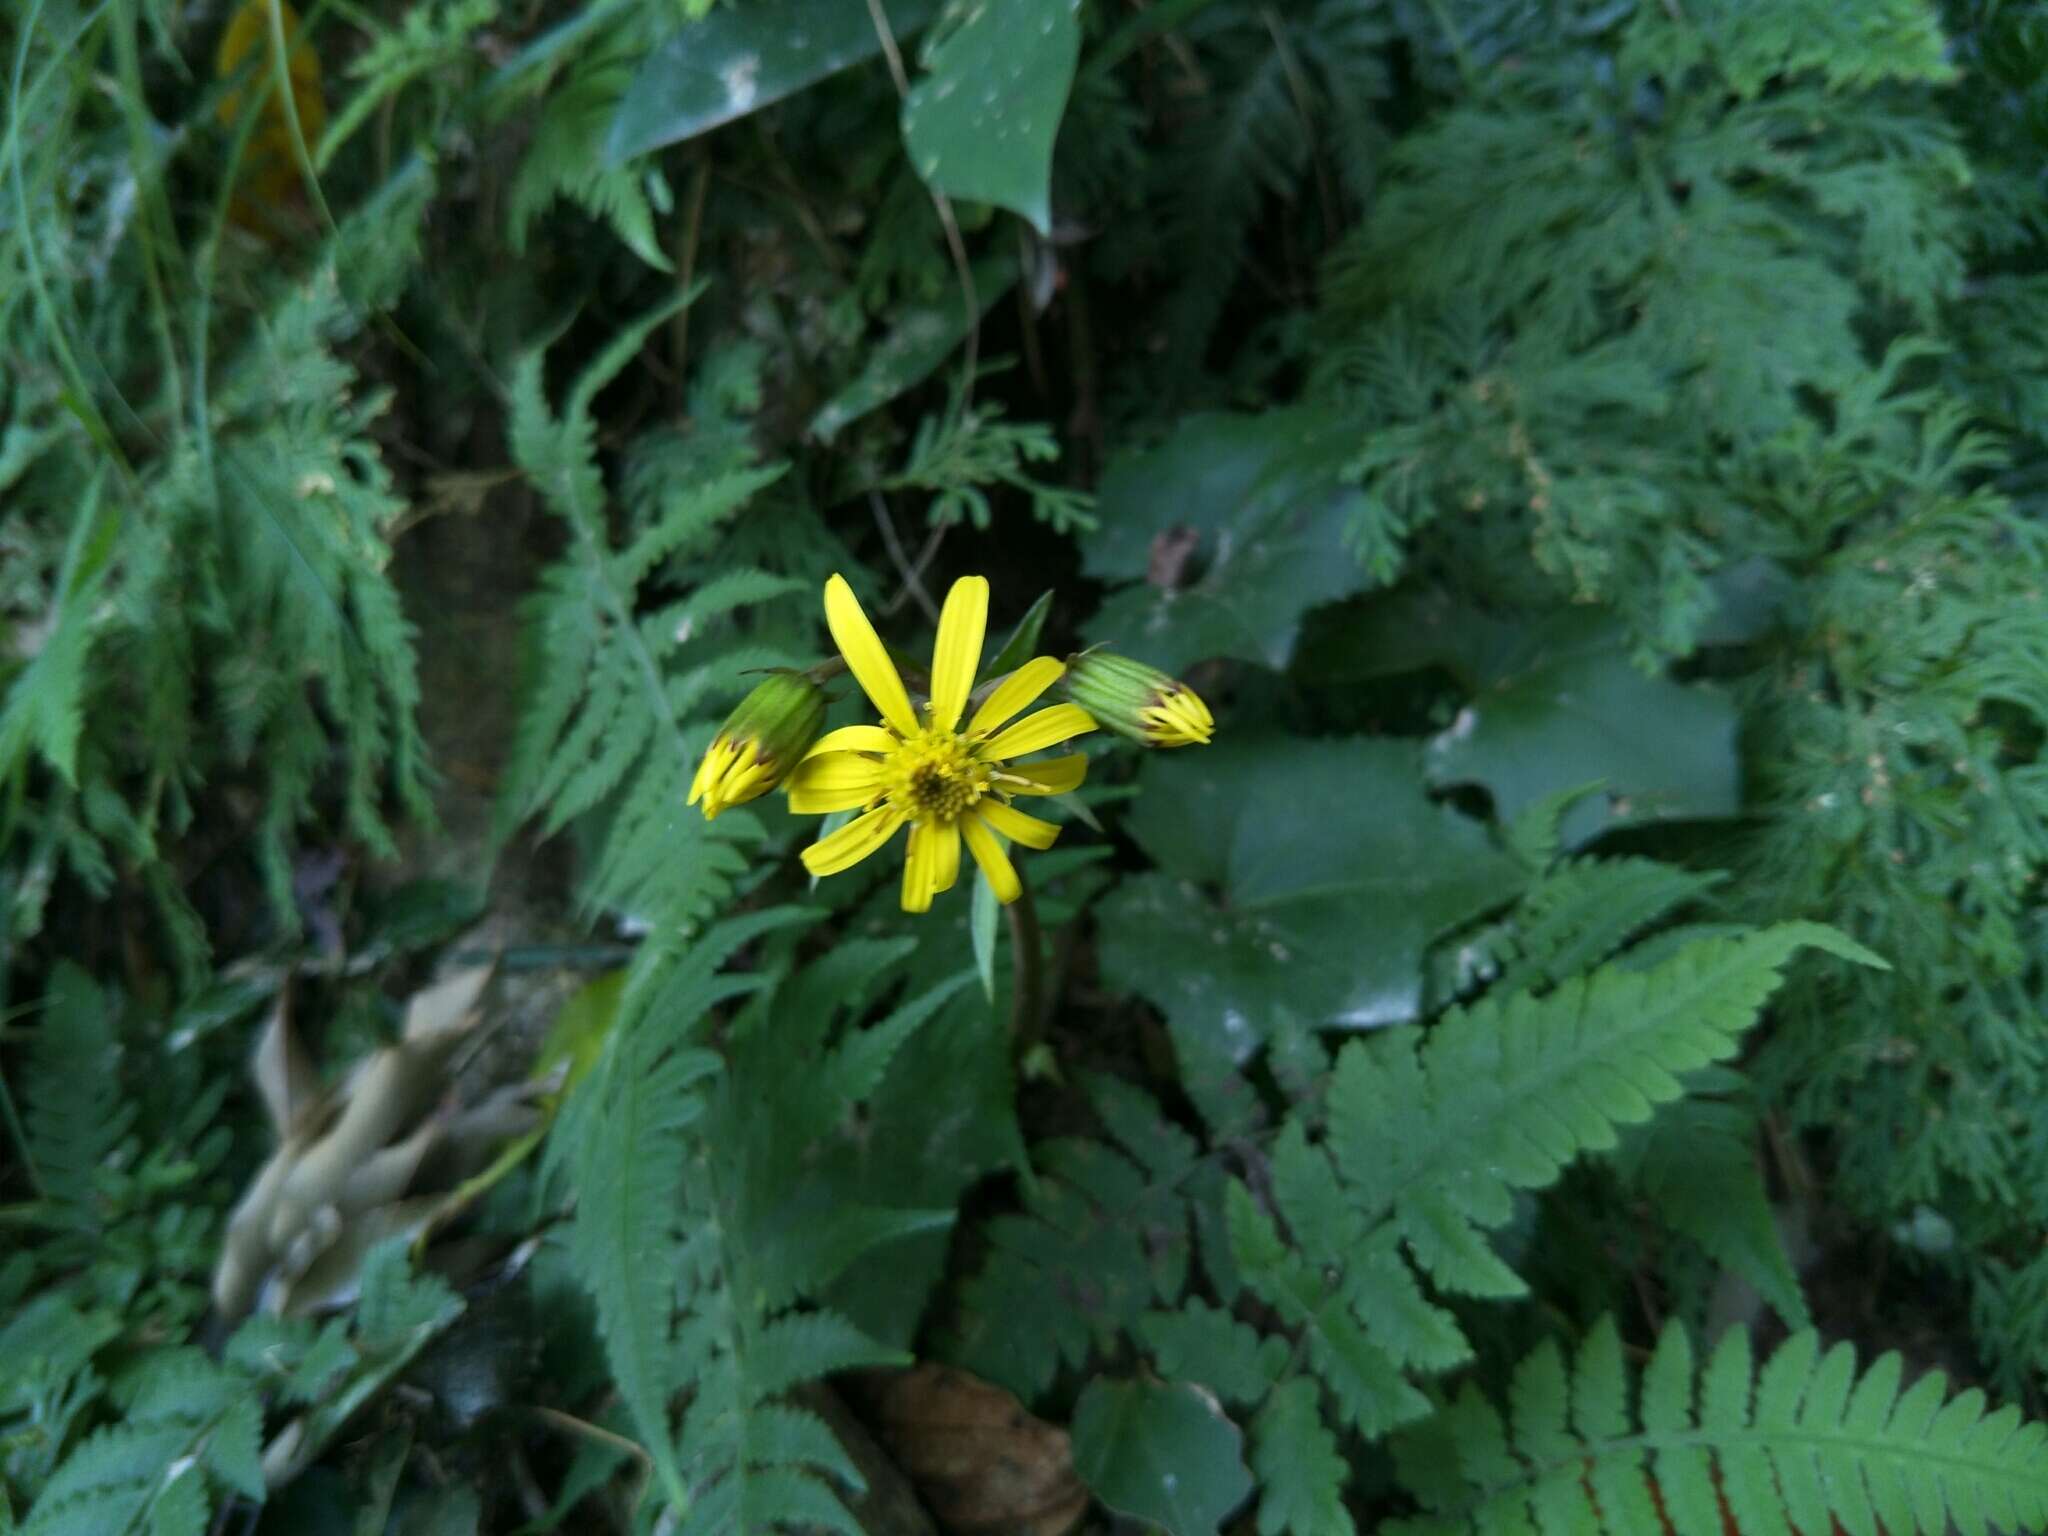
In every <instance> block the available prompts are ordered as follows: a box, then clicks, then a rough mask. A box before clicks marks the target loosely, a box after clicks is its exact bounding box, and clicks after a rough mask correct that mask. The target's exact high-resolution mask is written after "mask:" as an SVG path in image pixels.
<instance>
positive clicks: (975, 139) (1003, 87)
mask: <svg viewBox="0 0 2048 1536" xmlns="http://www.w3.org/2000/svg"><path fill="white" fill-rule="evenodd" d="M1080 53H1081V23H1080V20H1079V19H1078V17H1076V15H1075V14H1074V12H1073V11H1072V10H1070V9H1066V8H1064V7H1053V8H1051V9H1050V10H1048V9H1047V7H1046V5H1045V3H1044V0H973V3H972V4H964V3H956V4H955V5H954V6H952V7H951V9H950V10H949V11H948V12H947V15H946V16H945V18H944V19H943V20H942V22H941V24H940V27H939V28H938V29H937V30H936V31H935V33H934V35H933V37H932V38H931V39H930V40H929V41H928V42H927V44H926V46H925V50H924V65H925V74H924V77H923V78H922V79H920V80H919V81H918V82H917V84H916V85H915V86H913V87H912V88H911V91H910V94H909V95H908V96H907V97H905V98H904V102H903V142H904V145H905V147H906V148H907V149H908V150H909V152H910V161H911V164H913V165H915V166H917V167H919V174H920V175H922V176H923V177H924V180H925V183H926V185H928V186H929V187H930V188H931V189H932V190H933V191H934V192H942V193H944V194H946V195H947V196H948V197H958V198H964V199H968V200H971V201H973V202H979V203H993V204H995V205H996V206H997V207H999V208H1008V209H1009V210H1010V211H1011V212H1013V213H1015V214H1017V215H1019V216H1020V217H1022V218H1024V219H1026V220H1028V221H1029V222H1030V224H1031V225H1032V227H1033V228H1035V229H1036V230H1037V231H1038V232H1039V233H1040V234H1041V235H1048V236H1049V235H1050V234H1051V233H1052V147H1053V140H1054V138H1055V137H1056V136H1057V135H1058V132H1059V123H1060V114H1061V113H1062V112H1063V111H1064V110H1065V109H1066V104H1067V93H1068V92H1069V91H1070V90H1071V89H1072V88H1073V84H1074V66H1075V63H1076V62H1077V61H1078V59H1079V58H1080ZM1013 114H1014V115H1015V118H1016V121H1015V122H1014V124H1012V123H1009V122H1007V121H1006V120H1007V119H1008V118H1010V117H1011V116H1012V115H1013ZM935 161H936V164H934V162H935Z"/></svg>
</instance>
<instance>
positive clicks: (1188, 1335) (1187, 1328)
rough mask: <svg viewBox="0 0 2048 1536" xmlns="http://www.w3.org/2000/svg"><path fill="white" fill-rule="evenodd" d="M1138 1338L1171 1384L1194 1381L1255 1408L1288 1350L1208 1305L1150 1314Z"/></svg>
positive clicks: (1191, 1303) (1140, 1326)
mask: <svg viewBox="0 0 2048 1536" xmlns="http://www.w3.org/2000/svg"><path fill="white" fill-rule="evenodd" d="M1138 1335H1139V1337H1140V1338H1142V1339H1143V1340H1144V1341H1145V1344H1146V1347H1147V1348H1149V1349H1150V1350H1151V1351H1152V1356H1153V1360H1154V1362H1155V1363H1156V1364H1157V1365H1158V1368H1159V1374H1160V1375H1161V1376H1163V1377H1165V1378H1166V1379H1167V1380H1168V1381H1187V1382H1195V1383H1198V1384H1199V1385H1201V1386H1205V1387H1207V1388H1209V1389H1210V1390H1211V1391H1212V1392H1214V1393H1215V1394H1216V1395H1217V1396H1218V1397H1220V1398H1222V1399H1223V1400H1224V1401H1225V1402H1227V1403H1256V1402H1257V1401H1258V1400H1259V1399H1260V1398H1262V1397H1264V1396H1265V1395H1266V1390H1267V1388H1269V1387H1271V1386H1272V1385H1273V1382H1274V1381H1275V1380H1276V1379H1277V1378H1278V1377H1279V1374H1280V1372H1281V1370H1282V1368H1283V1367H1285V1365H1286V1363H1287V1346H1286V1345H1285V1344H1284V1343H1283V1342H1282V1341H1281V1340H1280V1339H1279V1338H1277V1337H1275V1336H1273V1335H1270V1334H1268V1335H1265V1336H1263V1337H1262V1336H1261V1335H1260V1334H1259V1333H1258V1332H1257V1331H1256V1330H1254V1329H1253V1328H1252V1327H1251V1326H1250V1325H1249V1324H1246V1323H1242V1322H1239V1321H1238V1320H1237V1319H1236V1318H1234V1317H1232V1316H1231V1315H1230V1314H1229V1313H1228V1312H1221V1311H1218V1310H1217V1309H1216V1308H1214V1307H1212V1306H1210V1305H1209V1304H1208V1303H1207V1302H1204V1301H1200V1300H1190V1301H1188V1302H1186V1303H1185V1304H1183V1305H1182V1307H1181V1309H1180V1310H1179V1311H1177V1312H1147V1313H1146V1314H1145V1315H1144V1316H1143V1317H1141V1318H1140V1319H1139V1320H1138Z"/></svg>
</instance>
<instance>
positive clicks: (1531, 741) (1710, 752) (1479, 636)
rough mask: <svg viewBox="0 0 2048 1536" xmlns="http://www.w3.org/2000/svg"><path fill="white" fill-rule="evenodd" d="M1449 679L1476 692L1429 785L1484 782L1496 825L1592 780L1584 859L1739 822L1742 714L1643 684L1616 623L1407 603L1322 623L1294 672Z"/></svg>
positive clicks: (1437, 597) (1395, 601) (1406, 599)
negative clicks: (1707, 823)
mask: <svg viewBox="0 0 2048 1536" xmlns="http://www.w3.org/2000/svg"><path fill="white" fill-rule="evenodd" d="M1431 666H1436V667H1442V668H1443V669H1444V670H1445V671H1446V672H1448V673H1449V674H1450V675H1451V676H1452V677H1453V678H1454V679H1456V680H1457V682H1458V684H1459V685H1460V686H1461V687H1462V688H1464V689H1465V690H1466V691H1467V692H1468V693H1469V694H1470V700H1469V702H1468V703H1467V704H1466V706H1465V708H1464V709H1462V710H1461V711H1460V712H1459V713H1458V716H1457V718H1456V719H1455V720H1454V721H1453V722H1452V723H1451V725H1450V727H1449V728H1448V729H1447V730H1445V731H1443V732H1441V733H1440V734H1439V735H1438V736H1437V737H1436V738H1435V739H1434V740H1433V741H1432V742H1431V743H1430V749H1429V755H1428V758H1427V762H1426V771H1427V774H1428V778H1429V781H1430V783H1431V784H1433V785H1438V786H1444V785H1451V784H1481V785H1484V786H1485V787H1486V789H1487V790H1488V792H1489V793H1491V794H1492V796H1493V801H1494V809H1495V811H1496V812H1497V813H1498V815H1499V816H1500V819H1501V820H1502V821H1504V822H1505V821H1512V820H1514V818H1515V817H1517V816H1519V815H1520V814H1521V813H1522V812H1523V811H1524V810H1526V809H1527V808H1528V807H1529V806H1531V805H1534V804H1535V803H1536V802H1538V801H1539V800H1542V799H1544V798H1546V797H1547V796H1550V795H1555V794H1557V793H1559V792H1561V791H1564V790H1570V789H1575V788H1578V787H1579V786H1581V785H1586V784H1592V783H1594V782H1596V781H1597V782H1598V783H1599V785H1600V789H1601V791H1602V792H1601V793H1599V794H1592V795H1587V796H1585V797H1584V798H1583V799H1581V800H1579V801H1578V802H1577V803H1575V804H1574V805H1573V806H1572V807H1571V809H1570V810H1568V811H1567V812H1566V813H1565V816H1564V820H1563V823H1562V826H1561V828H1560V837H1561V841H1562V842H1563V844H1564V846H1565V847H1567V848H1572V847H1577V846H1579V845H1581V844H1583V843H1585V842H1587V841H1588V840H1589V839H1591V838H1594V837H1597V836H1599V835H1600V834H1601V833H1602V832H1605V831H1607V830H1609V829H1610V828H1613V827H1617V826H1624V825H1628V824H1630V823H1635V822H1642V821H1650V820H1660V819H1680V818H1690V817H1712V816H1732V815H1734V814H1735V812H1736V810H1737V809H1738V807H1739V805H1740V800H1741V782H1740V773H1739V764H1738V761H1737V757H1736V750H1735V732H1736V723H1737V722H1736V710H1735V705H1734V703H1733V702H1732V701H1731V700H1730V699H1729V698H1728V697H1727V696H1726V695H1725V694H1722V693H1720V692H1719V691H1717V690H1715V689H1713V688H1709V687H1705V686H1701V685H1698V684H1692V683H1682V682H1679V681H1678V680H1677V679H1675V678H1672V677H1670V676H1668V675H1654V674H1651V673H1646V672H1644V671H1643V670H1642V669H1641V668H1640V667H1638V666H1637V665H1636V664H1635V662H1634V661H1633V660H1632V659H1631V658H1630V655H1629V641H1628V636H1627V633H1626V631H1625V629H1624V628H1623V626H1622V624H1621V621H1620V620H1619V619H1617V618H1615V617H1614V616H1613V615H1611V614H1608V613H1604V612H1601V611H1597V610H1587V609H1567V610H1563V611H1561V612H1558V613H1555V614H1553V615H1552V616H1550V617H1549V618H1546V619H1544V620H1542V621H1541V622H1538V623H1522V622H1517V621H1515V620H1511V619H1503V618H1498V617H1495V616H1493V615H1490V614H1485V613H1481V612H1479V611H1477V610H1475V609H1472V608H1469V607H1466V606H1464V605H1463V604H1461V603H1458V602H1457V601H1455V600H1454V599H1452V598H1450V597H1449V596H1447V595H1445V594H1443V593H1440V592H1404V593H1400V594H1398V595H1395V596H1391V597H1386V598H1380V599H1374V600H1372V601H1369V602H1366V603H1364V604H1361V605H1358V606H1357V607H1355V608H1352V609H1347V610H1345V611H1344V612H1342V613H1331V614H1330V615H1328V617H1327V622H1324V621H1322V620H1320V619H1319V621H1318V623H1317V624H1316V625H1315V626H1314V633H1313V635H1312V636H1311V637H1309V638H1308V639H1307V640H1306V641H1305V642H1304V647H1303V659H1302V665H1301V668H1300V670H1301V671H1302V672H1303V673H1304V674H1306V675H1308V676H1310V677H1312V678H1313V679H1314V680H1316V681H1318V682H1321V683H1324V684H1337V685H1340V686H1341V685H1343V684H1345V683H1349V682H1356V681H1365V680H1368V679H1371V678H1376V677H1388V676H1395V675H1398V674H1400V673H1403V672H1412V671H1417V670H1420V669H1421V668H1424V667H1431Z"/></svg>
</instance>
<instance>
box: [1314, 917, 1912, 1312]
mask: <svg viewBox="0 0 2048 1536" xmlns="http://www.w3.org/2000/svg"><path fill="white" fill-rule="evenodd" d="M1808 946H1812V947H1815V948H1820V949H1824V950H1827V951H1828V952H1830V953H1833V954H1837V955H1842V956H1844V957H1845V958H1851V959H1856V960H1860V961H1863V962H1864V963H1877V964H1882V962H1881V961H1876V960H1875V957H1873V956H1871V955H1870V954H1869V952H1868V951H1866V950H1863V949H1861V948H1860V947H1859V946H1856V945H1853V944H1850V943H1849V942H1848V941H1847V940H1846V939H1843V938H1841V937H1840V936H1839V935H1837V934H1835V933H1833V932H1832V931H1831V930H1828V929H1825V928H1820V927H1817V926H1815V925H1811V924H1797V923H1795V924H1786V925H1783V926H1781V927H1777V928H1772V929H1768V930H1765V931H1763V932H1761V933H1756V934H1752V935H1749V936H1747V937H1742V938H1715V939H1708V940H1704V941H1702V942H1699V943H1696V944H1692V945H1689V946H1688V947H1686V948H1685V949H1683V950H1681V951H1679V952H1678V953H1677V954H1676V955H1674V956H1672V957H1671V958H1670V959H1669V960H1667V961H1665V962H1664V963H1662V964H1660V965H1657V966H1654V967H1652V968H1649V969H1646V970H1628V969H1624V968H1622V967H1619V966H1612V965H1610V966H1607V967H1604V968H1603V969H1601V970H1599V971H1596V972H1594V973H1593V975H1592V976H1591V977H1588V978H1581V979H1574V980H1572V981H1568V982H1566V983H1565V984H1563V985H1562V986H1560V987H1558V988H1557V989H1556V991H1554V992H1552V993H1550V994H1548V995H1546V996H1544V997H1542V998H1532V997H1530V996H1528V995H1526V994H1519V995H1515V996H1511V997H1508V998H1506V999H1504V1000H1495V999H1491V998H1489V999H1486V1000H1483V1001H1482V1002H1480V1003H1479V1004H1477V1005H1475V1006H1473V1007H1471V1008H1468V1009H1459V1010H1453V1011H1452V1012H1451V1013H1450V1014H1449V1015H1447V1016H1446V1017H1445V1018H1444V1019H1443V1021H1442V1022H1440V1023H1439V1024H1438V1025H1436V1026H1435V1027H1434V1028H1432V1029H1431V1030H1429V1031H1428V1032H1427V1034H1426V1035H1422V1033H1421V1032H1420V1031H1414V1030H1408V1031H1399V1032H1395V1031H1389V1032H1387V1033H1385V1034H1383V1035H1380V1036H1378V1037H1375V1038H1374V1039H1372V1040H1369V1041H1361V1042H1356V1043H1354V1044H1352V1045H1349V1046H1347V1047H1345V1049H1344V1050H1343V1051H1342V1052H1341V1053H1339V1056H1338V1061H1337V1070H1336V1077H1335V1081H1334V1083H1333V1085H1332V1088H1331V1095H1330V1148H1331V1151H1332V1154H1333V1155H1334V1158H1335V1161H1336V1164H1337V1167H1338V1170H1339V1172H1340V1173H1341V1174H1342V1175H1343V1177H1344V1179H1345V1181H1346V1184H1347V1186H1348V1188H1349V1190H1350V1192H1351V1197H1352V1199H1353V1200H1354V1201H1356V1202H1358V1203H1360V1204H1362V1205H1363V1206H1364V1207H1365V1208H1366V1209H1367V1210H1369V1211H1373V1212H1377V1213H1384V1219H1389V1220H1392V1221H1393V1222H1394V1223H1395V1225H1396V1226H1397V1228H1398V1229H1399V1230H1400V1232H1401V1234H1402V1236H1403V1238H1404V1240H1405V1241H1406V1242H1407V1244H1408V1245H1409V1247H1410V1249H1411V1251H1413V1253H1414V1254H1415V1256H1416V1258H1417V1260H1418V1261H1419V1262H1420V1263H1421V1265H1422V1267H1423V1268H1424V1269H1425V1270H1426V1271H1427V1272H1428V1273H1429V1274H1430V1276H1431V1277H1432V1278H1433V1279H1434V1280H1435V1281H1436V1282H1437V1283H1438V1284H1439V1285H1441V1286H1443V1287H1445V1288H1447V1289H1450V1290H1454V1291H1464V1292H1467V1293H1468V1294H1473V1295H1482V1296H1485V1295H1517V1294H1520V1292H1521V1289H1522V1285H1521V1281H1520V1280H1519V1279H1518V1278H1517V1277H1515V1276H1514V1274H1513V1273H1512V1272H1511V1271H1509V1270H1507V1269H1506V1268H1505V1267H1504V1266H1502V1265H1501V1264H1500V1263H1499V1261H1498V1260H1497V1259H1495V1258H1493V1256H1492V1255H1491V1254H1490V1253H1489V1252H1488V1251H1486V1246H1485V1243H1484V1241H1483V1239H1481V1238H1480V1237H1479V1232H1480V1230H1482V1229H1484V1228H1487V1227H1494V1226H1498V1225H1500V1224H1501V1223H1502V1222H1503V1221H1505V1220H1506V1219H1507V1215H1508V1212H1509V1197H1510V1192H1511V1191H1512V1190H1513V1189H1516V1188H1522V1189H1537V1188H1542V1187H1543V1186H1545V1185H1547V1184H1549V1183H1551V1182H1552V1181H1553V1180H1554V1179H1555V1178H1556V1177H1557V1175H1558V1173H1559V1172H1560V1170H1561V1169H1562V1168H1563V1166H1564V1165H1565V1163H1567V1162H1569V1161H1570V1160H1571V1159H1572V1158H1573V1157H1575V1156H1577V1155H1578V1154H1579V1153H1580V1152H1585V1151H1592V1152H1604V1151H1611V1150H1612V1149H1613V1148H1614V1147H1615V1145H1616V1144H1617V1141H1618V1138H1619V1131H1620V1128H1621V1127H1622V1126H1625V1125H1632V1124H1636V1123H1639V1122H1641V1121H1643V1120H1646V1119H1647V1118H1648V1117H1649V1115H1650V1113H1651V1111H1652V1109H1653V1108H1654V1106H1656V1105H1658V1104H1662V1103H1668V1102H1670V1101H1672V1100H1674V1099H1677V1098H1679V1097H1680V1096H1681V1095H1682V1093H1683V1091H1684V1090H1683V1087H1682V1085H1681V1084H1680V1083H1679V1081H1678V1076H1677V1074H1679V1073H1684V1072H1690V1071H1693V1070H1694V1069H1696V1068H1698V1067H1702V1066H1705V1065H1707V1064H1708V1063H1710V1062H1713V1061H1717V1060H1723V1059H1726V1058H1727V1057H1730V1056H1732V1055H1733V1054H1734V1053H1735V1051H1736V1049H1737V1048H1738V1045H1739V1043H1740V1040H1741V1036H1742V1034H1743V1032H1744V1031H1745V1030H1747V1029H1748V1028H1749V1026H1750V1024H1751V1023H1753V1022H1754V1021H1755V1018H1756V1016H1757V1012H1758V1010H1759V1009H1760V1008H1761V1007H1762V1006H1763V1003H1764V1001H1765V1000H1766V999H1767V998H1768V997H1769V996H1770V994H1771V992H1772V991H1773V990H1774V989H1775V988H1776V987H1777V985H1778V984H1779V982H1780V980H1781V979H1782V975H1783V970H1784V967H1785V965H1786V964H1787V962H1788V961H1789V960H1790V959H1791V957H1792V956H1793V954H1795V953H1796V952H1797V951H1798V950H1799V949H1801V948H1803V947H1808ZM1418 1036H1421V1038H1419V1039H1418V1038H1417V1037H1418Z"/></svg>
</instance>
